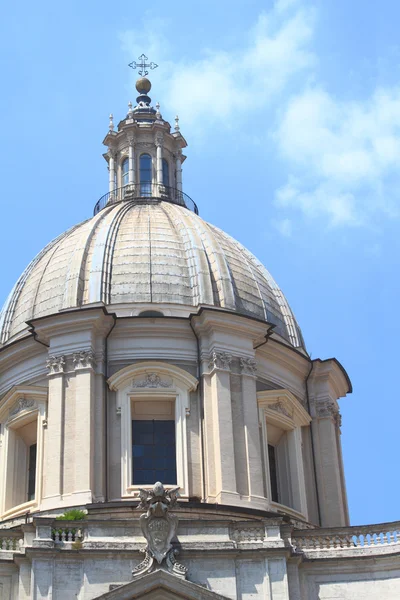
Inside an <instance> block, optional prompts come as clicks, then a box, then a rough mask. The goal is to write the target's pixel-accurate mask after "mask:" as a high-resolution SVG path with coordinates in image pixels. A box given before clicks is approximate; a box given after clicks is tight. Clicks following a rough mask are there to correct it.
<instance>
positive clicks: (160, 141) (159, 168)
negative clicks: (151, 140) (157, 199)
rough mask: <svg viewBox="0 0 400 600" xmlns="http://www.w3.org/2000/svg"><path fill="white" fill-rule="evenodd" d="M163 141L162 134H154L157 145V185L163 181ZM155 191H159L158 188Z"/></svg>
mask: <svg viewBox="0 0 400 600" xmlns="http://www.w3.org/2000/svg"><path fill="white" fill-rule="evenodd" d="M163 141H164V138H163V136H162V135H159V134H158V135H157V136H156V146H157V184H158V185H159V186H160V185H162V184H163V183H164V182H163V165H162V159H163ZM157 191H159V190H157Z"/></svg>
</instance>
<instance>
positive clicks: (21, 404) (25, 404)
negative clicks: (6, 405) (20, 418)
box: [9, 398, 36, 419]
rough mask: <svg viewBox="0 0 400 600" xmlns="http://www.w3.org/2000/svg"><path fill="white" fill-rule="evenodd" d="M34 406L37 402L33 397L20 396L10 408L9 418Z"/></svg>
mask: <svg viewBox="0 0 400 600" xmlns="http://www.w3.org/2000/svg"><path fill="white" fill-rule="evenodd" d="M34 406H36V402H35V400H34V399H33V398H20V399H19V400H18V401H17V402H16V403H15V404H14V406H13V407H12V409H11V410H10V413H9V419H11V418H12V417H15V415H17V414H18V413H19V412H21V410H29V409H30V408H33V407H34Z"/></svg>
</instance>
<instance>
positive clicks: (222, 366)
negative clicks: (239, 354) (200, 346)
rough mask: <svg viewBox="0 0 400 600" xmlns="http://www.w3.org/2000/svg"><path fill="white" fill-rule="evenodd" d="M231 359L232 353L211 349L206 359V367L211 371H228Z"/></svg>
mask: <svg viewBox="0 0 400 600" xmlns="http://www.w3.org/2000/svg"><path fill="white" fill-rule="evenodd" d="M232 360H233V356H232V354H228V352H219V351H217V350H213V351H212V353H211V356H210V358H209V359H208V368H209V370H210V371H211V372H212V371H214V370H219V371H230V370H231V363H232Z"/></svg>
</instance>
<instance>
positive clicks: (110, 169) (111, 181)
mask: <svg viewBox="0 0 400 600" xmlns="http://www.w3.org/2000/svg"><path fill="white" fill-rule="evenodd" d="M108 156H109V161H108V172H109V190H108V191H109V192H110V194H111V193H112V192H113V191H114V190H115V154H114V152H112V151H111V150H110V149H109V150H108Z"/></svg>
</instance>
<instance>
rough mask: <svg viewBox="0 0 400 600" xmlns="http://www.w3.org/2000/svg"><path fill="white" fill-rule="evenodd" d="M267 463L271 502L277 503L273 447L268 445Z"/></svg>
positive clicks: (276, 474)
mask: <svg viewBox="0 0 400 600" xmlns="http://www.w3.org/2000/svg"><path fill="white" fill-rule="evenodd" d="M268 462H269V477H270V481H271V499H272V500H273V502H279V494H278V472H277V468H276V453H275V446H272V444H268Z"/></svg>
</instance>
